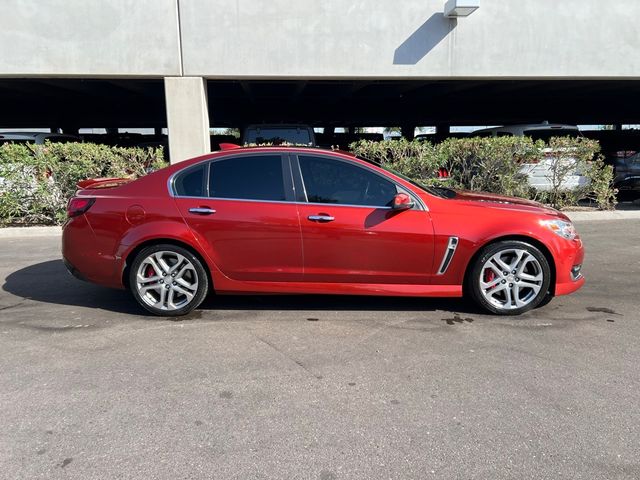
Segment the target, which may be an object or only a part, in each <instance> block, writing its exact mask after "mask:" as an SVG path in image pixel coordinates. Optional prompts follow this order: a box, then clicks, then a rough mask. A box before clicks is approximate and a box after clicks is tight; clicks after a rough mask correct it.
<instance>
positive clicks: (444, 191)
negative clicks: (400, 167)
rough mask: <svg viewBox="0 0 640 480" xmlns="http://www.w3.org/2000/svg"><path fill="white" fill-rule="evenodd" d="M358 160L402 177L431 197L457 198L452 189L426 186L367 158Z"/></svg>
mask: <svg viewBox="0 0 640 480" xmlns="http://www.w3.org/2000/svg"><path fill="white" fill-rule="evenodd" d="M357 158H359V159H360V160H364V161H365V162H367V163H370V164H372V165H375V166H376V167H380V168H382V169H383V170H386V171H387V172H390V173H393V174H394V175H395V176H396V177H400V178H401V179H403V180H404V181H405V182H409V183H410V184H411V185H413V186H414V187H418V188H419V189H421V190H424V191H425V192H427V193H430V194H431V195H435V196H436V197H440V198H453V197H455V196H456V192H455V191H453V190H451V189H450V188H445V187H435V186H428V185H424V184H422V183H420V182H416V181H415V180H413V179H411V178H409V177H407V176H406V175H404V174H402V173H400V172H398V171H397V170H394V169H393V168H390V167H387V166H386V165H382V164H381V163H379V162H374V161H373V160H369V159H367V158H362V157H357Z"/></svg>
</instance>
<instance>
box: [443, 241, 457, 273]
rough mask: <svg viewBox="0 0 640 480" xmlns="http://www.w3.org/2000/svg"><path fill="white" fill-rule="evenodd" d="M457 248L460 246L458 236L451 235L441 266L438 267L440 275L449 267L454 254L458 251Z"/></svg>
mask: <svg viewBox="0 0 640 480" xmlns="http://www.w3.org/2000/svg"><path fill="white" fill-rule="evenodd" d="M456 248H458V237H449V243H448V244H447V249H446V250H445V252H444V255H443V257H442V263H441V264H440V268H439V269H438V275H443V274H444V272H446V271H447V268H449V264H450V263H451V260H452V259H453V254H454V253H456Z"/></svg>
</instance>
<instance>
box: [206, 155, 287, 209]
mask: <svg viewBox="0 0 640 480" xmlns="http://www.w3.org/2000/svg"><path fill="white" fill-rule="evenodd" d="M209 196H211V197H216V198H238V199H244V200H280V201H282V200H286V197H285V192H284V183H283V180H282V160H281V157H280V155H251V156H248V157H234V158H229V159H226V160H218V161H216V162H213V163H211V173H210V179H209Z"/></svg>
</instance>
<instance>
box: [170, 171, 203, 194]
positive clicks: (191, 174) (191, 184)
mask: <svg viewBox="0 0 640 480" xmlns="http://www.w3.org/2000/svg"><path fill="white" fill-rule="evenodd" d="M205 167H206V166H205V165H199V166H197V167H195V168H188V169H187V170H185V171H184V172H181V173H180V174H178V176H176V178H175V180H174V181H173V187H174V190H175V192H176V195H179V196H181V197H204V196H206V194H205V189H204V185H205V183H204V171H205Z"/></svg>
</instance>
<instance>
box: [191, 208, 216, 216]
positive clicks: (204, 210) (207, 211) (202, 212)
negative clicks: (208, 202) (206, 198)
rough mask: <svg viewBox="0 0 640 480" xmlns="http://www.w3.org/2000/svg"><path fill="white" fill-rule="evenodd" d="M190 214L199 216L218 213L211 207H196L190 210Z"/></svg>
mask: <svg viewBox="0 0 640 480" xmlns="http://www.w3.org/2000/svg"><path fill="white" fill-rule="evenodd" d="M189 213H195V214H197V215H212V214H214V213H216V211H215V210H214V209H213V208H209V207H195V208H190V209H189Z"/></svg>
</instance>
